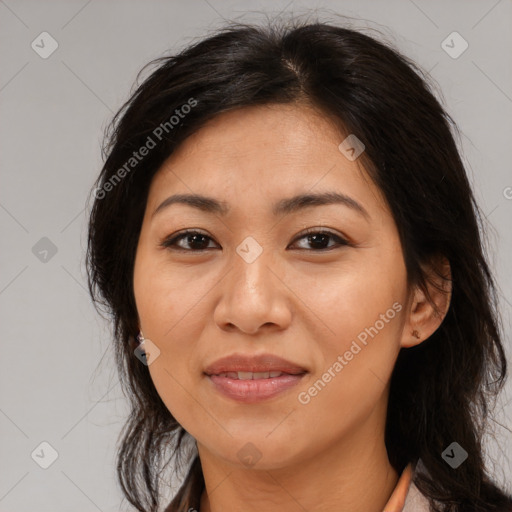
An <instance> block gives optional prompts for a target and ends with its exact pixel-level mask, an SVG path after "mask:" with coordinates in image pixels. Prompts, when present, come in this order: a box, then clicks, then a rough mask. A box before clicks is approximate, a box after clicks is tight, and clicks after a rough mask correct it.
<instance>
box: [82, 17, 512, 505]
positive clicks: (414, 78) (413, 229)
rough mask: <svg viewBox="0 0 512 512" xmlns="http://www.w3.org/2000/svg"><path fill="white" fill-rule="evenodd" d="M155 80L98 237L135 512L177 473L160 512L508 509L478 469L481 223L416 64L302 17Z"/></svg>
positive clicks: (482, 349)
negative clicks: (125, 400)
mask: <svg viewBox="0 0 512 512" xmlns="http://www.w3.org/2000/svg"><path fill="white" fill-rule="evenodd" d="M157 63H158V64H159V66H158V67H157V69H156V70H154V71H153V72H152V74H151V75H150V76H149V77H148V78H147V79H146V80H145V81H144V83H142V85H141V86H140V87H139V88H138V89H137V91H136V92H135V94H134V95H133V96H132V98H131V99H130V100H129V101H128V102H127V103H126V104H125V105H124V107H123V108H122V109H121V111H120V112H119V113H118V114H117V116H116V117H115V119H114V121H113V124H112V128H113V130H112V131H111V133H110V134H109V138H108V145H107V147H106V149H105V152H106V161H105V165H104V167H103V169H102V172H101V174H100V176H99V178H98V181H97V187H96V189H95V191H94V195H95V201H94V204H93V208H92V212H91V218H90V228H89V246H88V271H89V286H90V290H91V294H92V296H93V298H94V299H95V300H96V301H97V302H98V303H100V302H101V303H102V304H103V305H104V306H106V308H107V311H109V313H111V315H112V318H113V320H114V334H115V336H114V337H115V342H116V345H115V346H116V355H117V362H118V367H119V371H120V374H121V377H122V381H123V383H124V384H125V386H126V389H127V391H128V393H129V396H130V399H131V403H132V415H131V416H130V418H129V420H128V422H127V424H126V428H125V430H124V432H123V439H122V445H121V448H120V451H119V454H118V476H119V479H120V482H121V485H122V489H123V492H124V494H125V496H126V497H127V499H128V500H129V501H130V503H132V504H133V505H134V506H135V507H136V509H137V510H140V511H156V510H158V509H159V507H160V506H161V500H160V497H159V494H160V490H161V486H160V485H159V481H160V480H163V478H162V476H161V473H162V470H163V469H164V468H163V467H162V466H163V464H162V463H164V462H166V465H165V466H164V467H166V466H167V464H168V463H169V462H171V461H173V462H174V463H175V465H176V467H177V468H178V469H179V468H181V467H183V466H186V468H185V478H184V481H183V484H182V486H181V488H180V489H179V492H178V493H177V495H176V496H175V497H174V499H173V500H172V503H170V504H169V505H168V507H167V508H166V511H168V512H174V511H187V510H189V511H192V510H200V511H201V512H219V511H231V510H244V511H256V510H258V511H259V510H269V511H270V510H280V511H292V510H293V511H295V510H307V511H309V512H314V511H320V510H350V511H352V512H358V511H375V512H380V511H382V510H385V511H387V512H391V511H394V512H396V511H402V510H403V511H406V512H412V511H414V512H417V511H423V510H425V511H426V510H428V509H429V507H431V510H435V511H439V512H441V511H445V512H448V511H460V512H462V511H481V512H483V511H490V510H493V511H509V510H512V497H511V496H509V495H507V494H506V492H505V490H500V489H499V488H498V486H497V485H496V484H495V483H493V482H492V480H491V478H490V476H489V475H488V474H487V472H486V469H485V465H484V454H483V452H482V439H483V437H482V436H483V433H484V430H483V426H485V420H486V417H487V411H488V406H489V402H488V401H489V400H490V398H492V396H493V395H495V394H496V393H498V391H499V390H500V388H501V387H502V385H503V382H504V380H505V377H506V370H507V367H506V360H505V356H504V350H503V346H502V342H501V334H500V332H499V329H498V326H499V321H498V313H497V310H496V297H495V292H494V285H493V278H492V276H491V273H490V270H489V267H488V264H487V262H486V258H485V255H484V253H483V248H482V242H481V238H480V233H479V219H480V217H479V210H478V207H477V205H476V204H475V200H474V197H473V194H472V191H471V189H470V186H469V183H468V179H467V176H466V173H465V170H464V167H463V164H462V162H461V159H460V156H459V153H458V151H457V147H456V144H455V142H454V138H453V135H452V133H451V130H450V128H451V127H453V128H454V129H456V127H455V126H454V124H453V121H452V120H451V118H450V117H449V115H448V114H447V113H446V112H445V111H444V110H443V108H442V107H441V105H440V104H439V102H438V101H437V100H436V99H435V97H434V95H433V94H432V92H431V91H430V89H429V87H428V86H427V84H426V81H425V79H424V78H423V77H422V76H421V71H419V69H417V68H416V67H415V65H414V64H413V63H412V62H410V61H408V60H407V59H406V58H405V57H403V56H401V55H400V54H399V53H398V52H397V51H396V50H394V49H392V48H390V47H389V46H386V45H384V44H383V43H380V42H378V41H377V40H375V39H373V38H370V37H369V36H366V35H364V34H362V33H360V32H358V31H355V30H351V29H348V28H341V27H337V26H333V25H329V24H325V23H313V24H307V23H301V22H299V21H291V22H288V23H286V24H281V25H280V24H278V23H274V24H270V25H269V26H268V27H259V26H249V25H232V26H229V27H227V28H225V29H223V30H222V31H219V32H218V33H216V34H214V35H213V36H211V37H208V38H207V39H204V40H203V41H200V42H199V43H197V44H195V45H193V46H191V47H189V48H187V49H185V50H184V51H183V52H181V53H180V54H178V55H175V56H171V57H165V58H162V59H159V60H158V62H157ZM166 485H167V486H168V485H169V482H167V483H166Z"/></svg>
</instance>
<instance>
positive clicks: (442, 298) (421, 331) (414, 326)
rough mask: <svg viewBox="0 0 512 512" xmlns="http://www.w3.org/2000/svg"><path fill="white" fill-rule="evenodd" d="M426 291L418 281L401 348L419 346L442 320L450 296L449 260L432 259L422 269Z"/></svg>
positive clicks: (448, 305) (448, 304) (446, 310)
mask: <svg viewBox="0 0 512 512" xmlns="http://www.w3.org/2000/svg"><path fill="white" fill-rule="evenodd" d="M424 275H425V285H426V290H425V289H423V287H421V286H420V285H419V284H418V285H416V287H415V289H414V295H413V298H412V301H411V306H410V310H409V313H408V314H409V317H408V318H407V319H406V322H405V325H404V330H403V332H402V341H401V346H402V347H404V348H408V347H413V346H416V345H419V344H420V343H422V342H423V341H425V340H426V339H427V338H429V337H430V336H431V335H432V333H434V332H435V331H436V330H437V329H438V327H439V326H440V325H441V323H442V322H443V320H444V318H445V316H446V314H447V312H448V309H449V307H450V300H451V295H452V278H451V269H450V263H449V262H448V260H447V259H446V258H444V257H442V258H439V257H438V258H435V259H433V260H432V262H431V264H430V265H429V266H428V267H427V268H425V267H424Z"/></svg>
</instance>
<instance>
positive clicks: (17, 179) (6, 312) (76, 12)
mask: <svg viewBox="0 0 512 512" xmlns="http://www.w3.org/2000/svg"><path fill="white" fill-rule="evenodd" d="M315 7H318V8H322V9H325V8H328V9H329V10H330V11H331V12H333V13H339V14H343V15H346V16H351V17H354V18H357V19H359V21H357V22H355V23H354V26H356V27H373V28H377V29H379V30H381V31H383V32H384V33H385V34H386V37H387V40H388V41H390V42H391V43H393V44H395V45H396V46H397V47H398V48H400V49H401V50H402V51H403V52H404V53H405V54H406V55H408V56H409V57H411V58H412V59H413V60H415V61H416V62H417V63H418V64H419V65H420V66H421V67H422V68H423V69H424V70H426V71H429V72H430V73H431V76H432V78H433V79H434V80H435V81H436V82H437V83H438V84H439V88H438V89H439V90H438V96H439V97H440V98H441V100H442V102H443V104H444V105H445V106H446V107H447V109H448V112H449V113H450V114H451V115H452V116H453V117H454V119H455V120H456V122H457V123H458V125H459V127H460V129H461V131H462V138H461V139H460V141H459V142H460V147H461V151H462V153H463V157H464V160H465V162H466V163H467V169H468V173H469V174H470V178H471V180H472V182H473V184H474V188H475V191H476V195H477V198H478V200H479V201H480V204H481V206H482V209H483V211H484V213H485V214H486V216H487V218H488V220H489V222H490V223H491V224H492V225H493V226H494V230H492V231H491V232H490V246H489V249H490V252H491V253H492V258H491V262H492V265H493V268H494V269H495V272H496V274H497V280H498V282H499V285H500V294H501V311H502V315H503V323H504V330H505V332H506V335H507V337H506V339H507V341H506V343H507V347H506V348H507V351H508V356H509V360H510V354H511V348H512V347H511V346H510V333H511V330H512V329H511V310H512V305H511V304H512V272H511V271H510V270H511V265H510V257H511V255H512V231H511V229H510V219H511V218H512V188H511V187H512V172H511V160H512V150H511V148H512V143H511V142H512V115H511V110H512V87H511V82H512V59H510V53H511V52H510V50H511V47H512V45H511V42H512V41H511V40H512V35H511V32H512V31H511V25H512V3H511V1H510V0H509V1H506V0H501V1H496V0H488V1H487V0H486V1H484V0H480V1H467V0H465V1H450V2H447V1H446V0H443V1H429V2H427V1H426V0H414V1H413V0H394V1H387V2H377V1H374V2H372V1H363V0H353V1H348V0H347V1H332V2H313V1H309V2H281V1H279V2H272V1H251V2H248V1H234V0H231V1H229V0H222V1H221V0H209V1H208V2H207V1H206V0H187V1H167V2H158V1H151V2H149V1H125V2H120V1H100V0H91V1H86V0H80V1H66V2H64V1H46V2H41V1H21V0H18V1H16V0H5V1H0V59H1V61H0V64H1V68H0V69H1V75H0V102H1V107H0V109H1V117H0V145H1V152H0V169H1V184H2V186H1V189H0V226H1V229H2V237H1V250H0V269H1V270H0V311H1V313H0V315H1V316H0V322H1V324H0V325H1V343H2V359H1V363H0V364H1V370H0V384H1V387H0V431H1V434H2V437H1V443H0V461H1V468H0V512H7V511H9V512H21V511H24V512H27V511H29V510H34V509H36V507H37V510H38V512H50V511H51V512H60V511H70V510H73V511H74V512H76V511H91V510H100V511H103V512H112V511H119V510H121V509H123V510H128V509H129V507H128V506H127V504H126V502H122V503H121V493H120V490H119V489H118V487H117V484H116V481H115V467H114V453H115V449H116V442H117V436H118V434H119V431H120V429H121V427H122V424H123V422H124V415H125V414H126V411H127V409H126V402H125V400H124V398H123V395H122V392H121V390H120V386H119V384H118V379H117V375H116V373H115V369H114V365H113V359H112V356H111V352H110V351H109V328H108V326H107V325H106V324H105V322H104V321H103V320H102V319H101V318H100V317H99V316H98V315H97V314H96V312H95V310H94V309H93V307H92V305H91V302H90V299H89V296H88V293H87V290H86V284H85V282H86V281H85V271H84V250H85V240H86V238H85V232H86V220H87V210H86V209H85V207H86V203H85V201H86V197H87V195H88V193H89V190H90V188H91V186H92V183H93V181H94V179H95V177H96V175H97V173H98V172H99V169H100V167H101V157H100V143H101V137H102V132H103V128H104V127H105V126H106V123H107V122H108V121H109V119H110V118H111V116H112V114H113V112H115V111H116V110H117V109H118V108H119V107H120V106H121V104H122V102H123V101H124V100H126V99H127V97H128V95H129V92H130V89H131V87H132V84H133V82H134V79H135V76H136V73H137V72H138V71H139V69H140V68H141V67H142V66H143V65H144V64H145V63H147V62H148V61H149V60H150V59H152V58H155V57H157V56H159V55H161V54H162V53H164V52H165V51H167V50H177V49H181V48H182V47H184V46H185V45H186V44H188V43H190V42H192V41H193V40H195V39H196V38H199V37H202V36H203V35H205V34H206V33H207V32H209V31H211V30H212V29H214V28H216V27H218V26H220V25H221V24H222V22H223V18H226V19H233V18H237V19H240V20H242V21H254V20H258V19H261V18H262V16H263V13H268V14H276V13H277V12H279V11H281V10H286V11H287V12H292V11H293V12H294V13H297V14H300V13H303V12H304V11H305V10H308V9H310V8H315ZM322 12H323V13H324V14H321V17H322V18H323V19H325V17H326V16H329V11H327V13H326V14H325V10H322ZM44 31H46V32H48V33H50V34H51V36H52V37H53V38H54V39H55V40H56V41H57V42H58V45H59V46H58V49H57V50H56V51H55V52H54V53H53V54H52V55H51V56H50V57H48V58H46V59H43V58H41V57H40V56H39V54H38V53H36V52H35V51H34V50H33V49H32V47H31V43H32V41H34V40H35V41H36V42H37V41H40V38H39V39H38V36H39V34H41V33H42V32H44ZM453 31H457V32H458V33H460V34H461V36H462V37H463V38H464V39H465V40H466V41H467V42H468V44H469V47H468V49H467V50H466V51H465V52H464V53H463V54H462V55H460V56H459V57H458V58H456V59H454V58H452V57H450V56H449V55H448V54H447V53H446V52H445V51H444V49H443V48H442V47H441V43H442V41H443V40H445V39H446V38H447V36H448V35H449V34H451V33H452V32H453ZM370 34H371V33H370ZM47 43H48V40H47ZM40 44H41V43H40ZM454 45H455V49H457V48H458V47H460V46H457V45H459V43H458V42H456V43H454ZM45 48H46V49H48V48H49V46H48V44H46V45H45ZM43 237H47V238H48V239H49V240H50V241H51V244H53V245H54V246H55V249H56V250H57V252H56V253H55V254H53V255H52V252H51V247H50V248H49V242H48V240H43V241H40V240H41V239H42V238H43ZM36 244H38V245H36ZM34 246H35V247H36V249H33V248H34ZM45 249H46V250H50V252H48V253H44V250H45ZM45 259H46V261H45ZM510 397H512V383H511V382H510V381H509V383H508V385H507V388H506V392H505V393H504V394H503V395H502V396H501V398H500V400H499V402H498V416H497V421H498V422H499V423H500V424H501V425H503V426H506V427H507V428H508V429H509V430H507V429H506V428H504V427H501V426H500V425H499V424H497V423H496V424H494V425H495V439H493V438H489V441H488V458H489V464H490V467H491V470H493V471H494V472H495V474H496V478H497V479H498V481H500V482H502V483H503V482H505V481H506V482H511V481H512V468H511V460H512V435H511V431H510V428H511V425H512V420H511V418H512V402H510ZM43 441H46V442H48V443H49V444H50V445H51V446H52V447H53V449H55V450H56V452H57V453H58V458H57V459H56V460H55V462H53V464H52V465H51V466H50V467H48V469H42V468H41V467H40V466H39V464H38V463H36V462H35V460H34V459H36V460H38V462H39V463H43V462H44V461H45V460H46V462H49V461H50V458H49V457H50V456H51V451H50V450H49V449H48V448H45V447H44V446H43V447H42V448H41V447H40V446H39V445H40V443H41V442H43ZM36 449H37V450H36ZM41 449H42V451H41ZM34 450H36V454H35V455H34V459H33V458H32V457H31V454H32V453H33V452H34ZM37 454H39V455H37ZM509 490H512V489H510V484H509Z"/></svg>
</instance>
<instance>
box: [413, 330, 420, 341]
mask: <svg viewBox="0 0 512 512" xmlns="http://www.w3.org/2000/svg"><path fill="white" fill-rule="evenodd" d="M412 335H413V336H414V337H415V338H417V339H418V340H419V339H420V333H419V332H418V331H416V330H414V331H412Z"/></svg>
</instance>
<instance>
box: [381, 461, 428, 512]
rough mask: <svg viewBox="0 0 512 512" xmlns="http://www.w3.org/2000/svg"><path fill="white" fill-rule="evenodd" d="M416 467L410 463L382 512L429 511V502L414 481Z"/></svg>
mask: <svg viewBox="0 0 512 512" xmlns="http://www.w3.org/2000/svg"><path fill="white" fill-rule="evenodd" d="M413 473H414V468H413V466H412V464H408V465H407V467H406V468H405V469H404V470H403V471H402V474H401V475H400V478H399V479H398V483H397V484H396V487H395V489H394V491H393V493H392V494H391V497H390V498H389V500H388V502H387V503H386V506H385V507H384V510H383V511H382V512H429V502H428V500H427V498H426V497H425V496H424V495H423V494H421V492H420V491H419V490H418V488H417V487H416V486H415V485H414V482H412V475H413Z"/></svg>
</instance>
